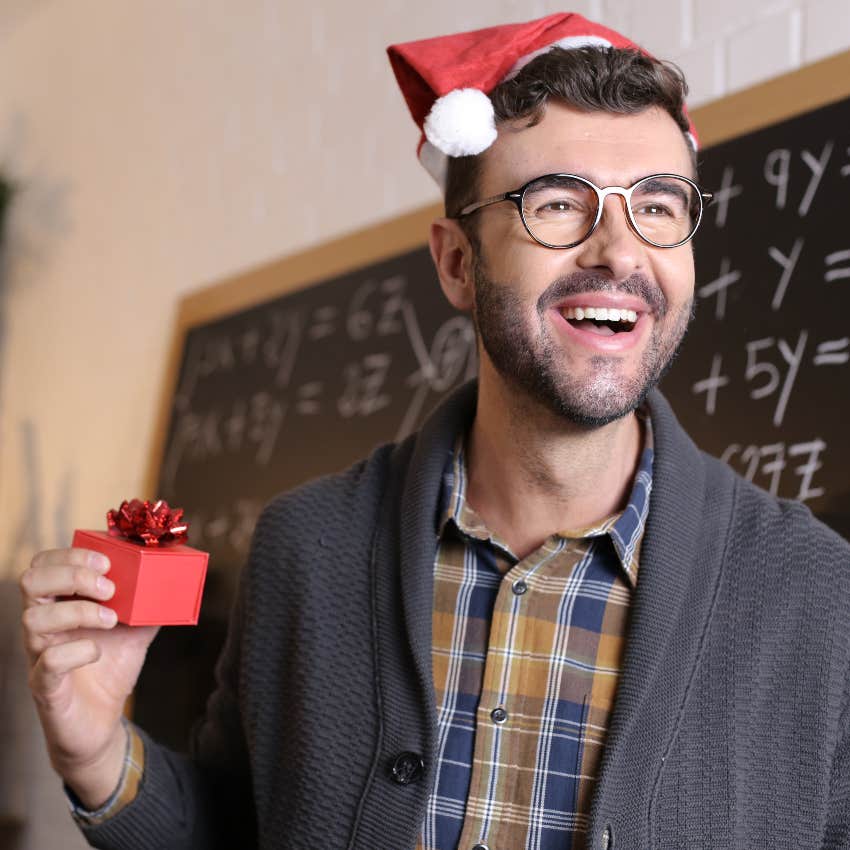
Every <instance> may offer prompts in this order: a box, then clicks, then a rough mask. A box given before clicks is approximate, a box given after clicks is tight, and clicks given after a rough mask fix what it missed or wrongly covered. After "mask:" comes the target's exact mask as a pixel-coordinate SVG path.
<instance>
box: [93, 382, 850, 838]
mask: <svg viewBox="0 0 850 850" xmlns="http://www.w3.org/2000/svg"><path fill="white" fill-rule="evenodd" d="M474 406H475V386H474V384H472V385H467V386H466V387H464V388H462V389H461V390H460V391H459V392H457V393H456V394H455V395H454V396H453V397H452V398H451V399H450V400H449V401H448V402H447V403H445V404H443V405H442V406H441V407H440V408H439V409H438V410H437V411H436V413H435V414H434V415H433V416H432V417H431V418H430V420H429V421H428V422H427V424H426V425H425V427H424V429H423V430H422V431H421V432H420V433H419V434H418V435H415V436H414V437H411V438H410V439H408V440H406V441H405V442H403V443H401V444H399V445H396V446H384V447H382V448H379V449H377V450H376V451H375V452H374V453H373V454H372V456H371V457H370V458H369V459H368V460H365V461H363V462H361V463H359V464H357V465H355V466H354V467H352V468H351V469H349V470H347V471H346V472H343V473H341V474H339V475H334V476H330V477H327V478H322V479H319V480H317V481H313V482H311V483H309V484H307V485H305V486H303V487H300V488H299V489H297V490H295V491H293V492H290V493H285V494H282V495H280V496H278V497H277V498H275V499H274V500H273V501H272V502H271V503H270V504H269V505H268V506H267V508H266V509H265V511H264V512H263V514H262V517H261V519H260V521H259V523H258V525H257V528H256V531H255V534H254V538H253V543H252V547H251V553H250V557H249V561H248V564H247V567H246V569H245V570H244V573H243V578H242V582H241V585H240V593H239V598H238V599H237V601H236V604H235V607H234V611H233V618H232V622H231V628H230V632H229V636H228V639H227V643H226V646H225V649H224V651H223V653H222V656H221V658H220V660H219V663H218V666H217V677H218V687H217V690H216V691H215V692H214V693H213V695H212V696H211V697H210V700H209V702H208V705H207V712H206V716H205V718H204V719H203V721H202V722H199V724H198V725H197V726H196V729H195V733H194V734H193V741H192V752H193V757H192V759H191V760H190V759H188V758H185V757H182V756H178V755H176V754H175V753H173V752H171V751H170V750H168V749H166V748H165V747H162V746H161V745H159V744H157V743H156V742H154V741H153V740H151V739H150V738H149V737H148V736H146V735H143V737H144V740H145V746H146V767H145V773H144V778H143V782H142V785H141V789H140V792H139V795H138V797H137V798H136V800H135V801H134V802H133V803H132V804H131V805H130V806H128V807H127V808H125V809H124V810H123V811H122V812H121V813H120V814H118V815H117V816H116V817H115V818H113V819H112V820H110V821H107V822H106V823H105V824H102V825H100V826H96V827H85V828H84V832H85V833H86V836H87V838H88V839H89V841H90V843H91V844H92V845H93V846H95V847H100V848H114V850H162V848H179V850H188V848H198V850H207V848H228V850H231V848H232V850H243V848H253V847H258V848H262V850H291V848H299V850H307V849H308V848H310V849H311V850H312V848H332V850H345V849H346V848H351V850H354V848H357V850H412V848H414V847H415V844H416V840H417V836H418V833H419V830H420V825H421V823H422V820H423V818H424V813H425V806H426V802H427V799H428V794H429V791H430V789H431V786H432V782H433V780H434V772H435V766H436V753H435V742H436V736H435V732H436V711H435V697H434V686H433V679H432V673H431V606H432V572H433V563H434V555H435V551H436V545H437V537H436V506H437V498H438V491H439V486H440V478H441V473H442V470H443V466H444V463H445V460H446V458H447V457H448V455H449V452H450V451H451V448H452V442H453V439H454V437H455V435H456V434H457V433H458V431H459V429H460V428H463V427H466V426H467V425H468V423H469V422H470V420H471V417H472V415H473V411H474ZM650 409H651V415H652V421H653V425H654V435H655V467H654V479H653V480H654V484H653V491H652V497H651V503H650V511H649V517H648V522H647V527H646V536H645V537H644V542H643V547H642V551H641V564H640V579H639V581H638V584H637V589H636V592H635V596H634V599H633V603H632V613H631V624H630V631H629V636H628V643H627V646H626V652H625V659H624V667H623V670H622V675H621V679H620V684H619V690H618V694H617V700H616V705H615V708H614V712H613V715H612V718H611V725H610V728H609V732H608V738H607V743H606V747H605V752H604V757H603V761H602V765H601V772H600V774H599V778H598V782H597V785H596V789H595V793H594V796H593V802H592V809H591V814H590V822H589V828H588V834H587V846H588V848H591V850H601V849H602V848H604V847H608V848H611V850H650V848H651V850H662V848H664V850H668V848H669V850H674V848H675V850H685V848H693V850H697V848H699V850H707V848H717V850H720V848H741V850H743V848H770V850H806V849H807V848H818V850H820V849H821V848H838V847H842V848H850V722H849V715H848V696H850V693H848V691H849V690H850V689H848V682H850V678H848V661H850V547H848V545H847V543H845V542H844V541H843V540H842V539H841V538H840V537H839V536H838V535H836V534H834V533H833V532H831V531H830V530H829V529H828V528H826V527H825V526H823V525H821V524H820V523H818V522H817V521H815V520H814V519H813V518H812V516H811V514H810V512H809V511H808V510H807V509H806V508H805V507H804V506H802V505H800V504H798V503H795V502H790V501H778V500H776V499H773V498H771V497H769V496H768V495H766V494H765V493H764V492H763V491H761V490H759V489H757V488H755V487H753V486H751V485H749V484H747V483H746V482H744V481H743V480H742V479H741V478H739V477H737V476H736V475H734V474H733V473H732V472H731V471H730V470H729V469H728V468H727V467H726V466H725V465H723V464H721V463H720V462H718V461H716V460H714V459H712V458H710V457H709V456H707V455H705V454H703V453H702V452H700V451H699V450H698V449H697V448H696V447H695V446H694V445H693V443H692V442H691V441H690V439H689V438H688V437H687V435H686V434H685V433H684V431H683V430H682V429H681V427H680V426H679V424H678V423H677V421H676V419H675V418H674V416H673V413H672V411H671V410H670V408H669V406H668V405H667V403H666V401H665V400H664V399H663V398H662V396H661V395H660V394H659V393H658V392H657V391H655V392H653V393H652V395H651V397H650ZM162 698H163V699H164V700H167V699H168V695H167V694H163V697H162ZM404 753H407V754H414V755H415V756H416V757H421V759H422V762H423V763H424V773H423V774H422V775H421V777H420V778H419V779H418V781H410V782H406V783H402V782H399V781H398V780H399V779H400V778H402V779H409V778H411V774H410V772H409V771H407V773H405V772H404V771H402V773H401V775H398V772H397V775H396V776H394V775H393V772H392V767H393V765H394V764H396V762H397V758H398V756H399V755H400V754H404ZM405 764H406V765H407V767H408V768H409V767H410V765H411V761H410V756H408V757H407V761H406V762H405ZM412 778H413V779H414V780H415V779H416V775H415V772H414V773H413V775H412ZM461 850H468V848H461ZM492 850H524V849H523V848H492Z"/></svg>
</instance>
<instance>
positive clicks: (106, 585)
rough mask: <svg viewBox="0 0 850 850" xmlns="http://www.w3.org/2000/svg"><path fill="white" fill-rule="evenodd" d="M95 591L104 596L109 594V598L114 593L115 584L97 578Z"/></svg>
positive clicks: (102, 577)
mask: <svg viewBox="0 0 850 850" xmlns="http://www.w3.org/2000/svg"><path fill="white" fill-rule="evenodd" d="M97 589H98V592H100V593H103V594H104V595H105V594H107V593H108V594H109V595H110V596H111V595H112V593H113V592H114V591H115V583H114V582H111V581H110V580H109V579H108V578H104V576H98V577H97Z"/></svg>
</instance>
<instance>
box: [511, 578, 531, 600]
mask: <svg viewBox="0 0 850 850" xmlns="http://www.w3.org/2000/svg"><path fill="white" fill-rule="evenodd" d="M511 590H512V591H513V592H514V593H515V594H516V595H517V596H522V595H523V593H525V592H526V591H527V590H528V585H527V584H526V583H525V582H524V581H523V580H522V579H521V578H518V579H517V580H516V581H515V582H514V583H513V584H512V585H511Z"/></svg>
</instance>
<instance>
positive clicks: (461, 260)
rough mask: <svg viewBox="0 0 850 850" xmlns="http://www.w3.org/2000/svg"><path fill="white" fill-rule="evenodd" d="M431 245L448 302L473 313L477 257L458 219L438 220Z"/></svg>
mask: <svg viewBox="0 0 850 850" xmlns="http://www.w3.org/2000/svg"><path fill="white" fill-rule="evenodd" d="M428 241H429V244H430V247H431V257H432V259H433V260H434V265H435V266H436V268H437V274H438V275H439V278H440V286H442V287H443V292H444V293H445V295H446V298H448V300H449V303H450V304H451V305H452V306H453V307H454V308H455V309H457V310H461V311H463V312H464V313H468V312H470V311H471V310H472V304H473V300H474V290H473V281H474V277H473V273H472V269H473V260H474V254H473V248H472V245H471V244H470V242H469V238H468V237H467V235H466V233H464V231H463V228H462V227H461V226H460V225H459V224H458V222H457V221H455V220H454V219H451V218H438V219H437V220H436V221H434V222H433V223H432V224H431V233H430V236H429V240H428Z"/></svg>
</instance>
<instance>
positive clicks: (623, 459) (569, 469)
mask: <svg viewBox="0 0 850 850" xmlns="http://www.w3.org/2000/svg"><path fill="white" fill-rule="evenodd" d="M486 377H487V376H485V375H483V374H482V380H480V381H479V390H478V404H477V408H476V414H475V419H474V421H473V424H472V429H471V431H470V436H469V447H468V454H467V460H468V465H469V484H468V489H467V498H468V500H469V503H470V505H471V506H472V507H473V508H474V509H475V511H476V513H478V515H479V516H480V517H481V518H482V519H483V520H484V522H485V524H486V525H487V527H488V528H489V529H490V531H492V532H493V533H494V534H496V535H497V536H498V537H500V538H501V539H502V540H504V541H505V542H506V543H507V544H508V545H509V546H510V548H511V551H512V552H513V553H514V554H515V555H517V557H519V558H524V557H525V556H526V555H528V554H529V553H531V552H533V551H534V550H535V549H536V548H537V547H538V546H540V544H541V543H543V541H544V540H546V538H547V537H549V536H551V535H552V534H555V533H557V532H561V531H565V530H568V529H575V528H581V527H584V526H588V525H592V524H594V523H596V522H598V521H600V520H602V519H605V518H606V517H608V516H610V515H611V514H612V513H614V512H616V511H618V510H622V509H623V508H624V507H625V505H626V503H627V501H628V498H629V494H630V493H631V488H632V483H633V481H634V476H635V470H636V468H637V465H638V462H639V459H640V453H641V449H642V445H643V435H642V429H641V427H640V424H639V422H638V419H637V417H636V416H635V414H634V413H631V414H629V415H627V416H625V417H623V418H622V419H619V420H616V421H615V422H611V423H609V424H608V425H604V426H602V427H599V428H583V427H580V426H577V425H575V424H573V423H571V422H568V421H566V420H564V419H563V418H562V417H559V416H557V415H556V414H555V413H553V412H551V411H549V410H548V409H545V408H543V407H542V406H541V405H540V404H539V403H537V402H536V401H534V400H533V399H531V398H529V397H528V396H525V395H524V394H521V393H518V392H517V391H516V390H515V389H514V388H511V387H506V386H505V385H504V383H502V382H501V380H499V379H497V380H487V379H486Z"/></svg>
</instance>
